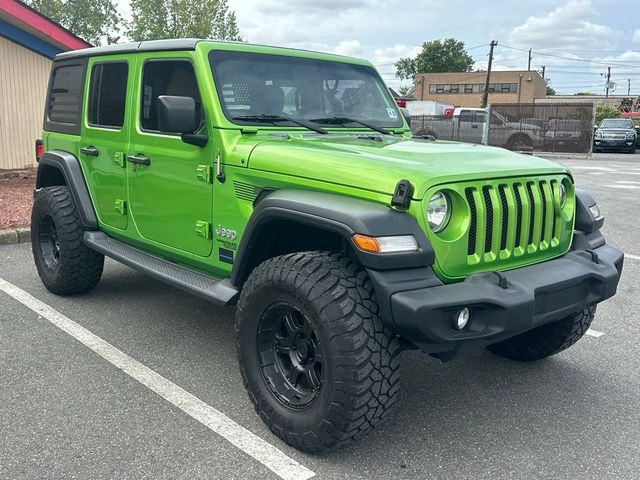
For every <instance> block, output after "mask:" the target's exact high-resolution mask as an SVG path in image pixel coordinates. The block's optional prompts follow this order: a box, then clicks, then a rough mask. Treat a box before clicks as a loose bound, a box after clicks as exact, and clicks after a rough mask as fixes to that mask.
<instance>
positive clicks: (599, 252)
mask: <svg viewBox="0 0 640 480" xmlns="http://www.w3.org/2000/svg"><path fill="white" fill-rule="evenodd" d="M623 260H624V254H623V253H622V252H621V251H619V250H617V249H615V248H613V247H611V246H608V245H602V246H600V247H599V248H595V249H594V250H573V251H571V252H569V253H567V254H566V255H564V256H563V257H561V258H557V259H555V260H550V261H548V262H543V263H540V264H536V265H531V266H528V267H523V268H518V269H514V270H510V271H507V272H503V273H501V274H496V273H495V272H490V273H481V274H476V275H471V276H469V277H468V278H467V279H466V280H465V281H464V282H461V283H456V284H449V285H438V286H430V287H424V288H419V289H416V290H409V291H402V292H397V293H394V294H393V295H391V298H390V303H391V305H390V309H391V313H392V317H393V323H394V327H395V330H396V333H398V334H399V335H400V336H401V337H403V338H405V339H407V340H409V341H410V342H411V343H414V344H415V345H416V346H418V347H419V348H420V349H422V350H423V351H425V352H427V353H431V354H434V355H436V356H437V357H439V358H440V359H442V360H450V359H451V358H453V357H456V356H459V355H463V354H465V353H468V352H471V351H474V350H476V349H478V348H480V347H484V346H486V345H490V344H492V343H496V342H499V341H501V340H504V339H507V338H510V337H513V336H515V335H518V334H520V333H523V332H525V331H527V330H531V329H533V328H535V327H538V326H540V325H543V324H545V323H547V322H551V321H554V320H559V319H561V318H564V317H566V316H568V315H571V314H573V313H576V312H579V311H580V310H582V309H584V308H586V307H587V306H589V305H594V304H597V303H599V302H602V301H603V300H606V299H607V298H610V297H612V296H613V295H614V294H615V292H616V288H617V286H618V281H619V279H620V274H621V272H622V264H623ZM462 307H468V308H469V309H470V310H471V320H470V322H469V324H468V325H467V327H466V328H465V329H464V330H462V331H458V330H456V329H455V328H454V320H455V316H456V315H457V312H458V311H459V310H460V309H461V308H462Z"/></svg>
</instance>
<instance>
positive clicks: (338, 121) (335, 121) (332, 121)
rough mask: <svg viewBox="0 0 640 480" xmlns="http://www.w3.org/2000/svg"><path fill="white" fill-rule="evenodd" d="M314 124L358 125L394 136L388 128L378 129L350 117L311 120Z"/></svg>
mask: <svg viewBox="0 0 640 480" xmlns="http://www.w3.org/2000/svg"><path fill="white" fill-rule="evenodd" d="M311 121H312V122H314V123H325V124H329V125H331V124H337V125H344V124H345V123H357V124H360V125H362V126H363V127H366V128H370V129H371V130H375V131H376V132H379V133H382V134H383V135H392V133H391V132H390V131H389V130H387V129H386V128H382V127H378V126H376V125H373V124H371V123H369V122H364V121H362V120H356V119H355V118H349V117H327V118H314V119H312V120H311Z"/></svg>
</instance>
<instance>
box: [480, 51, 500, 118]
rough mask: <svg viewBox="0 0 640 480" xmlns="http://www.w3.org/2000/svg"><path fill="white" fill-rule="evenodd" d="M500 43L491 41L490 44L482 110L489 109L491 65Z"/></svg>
mask: <svg viewBox="0 0 640 480" xmlns="http://www.w3.org/2000/svg"><path fill="white" fill-rule="evenodd" d="M497 45H498V42H496V41H495V40H491V43H490V44H489V63H488V65H487V78H486V80H485V82H484V92H482V108H487V100H488V98H489V83H490V82H491V64H492V63H493V49H494V48H495V47H496V46H497Z"/></svg>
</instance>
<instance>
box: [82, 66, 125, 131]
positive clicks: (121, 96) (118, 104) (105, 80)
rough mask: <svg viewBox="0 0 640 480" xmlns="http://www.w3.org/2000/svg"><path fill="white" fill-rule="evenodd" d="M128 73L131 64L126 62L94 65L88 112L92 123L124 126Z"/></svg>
mask: <svg viewBox="0 0 640 480" xmlns="http://www.w3.org/2000/svg"><path fill="white" fill-rule="evenodd" d="M128 73H129V66H128V65H127V63H126V62H113V63H98V64H95V65H94V66H93V69H92V71H91V85H90V87H89V88H90V89H89V111H88V113H87V119H88V121H89V124H90V125H93V126H97V127H107V128H121V127H122V125H123V124H124V110H125V104H126V95H127V77H128Z"/></svg>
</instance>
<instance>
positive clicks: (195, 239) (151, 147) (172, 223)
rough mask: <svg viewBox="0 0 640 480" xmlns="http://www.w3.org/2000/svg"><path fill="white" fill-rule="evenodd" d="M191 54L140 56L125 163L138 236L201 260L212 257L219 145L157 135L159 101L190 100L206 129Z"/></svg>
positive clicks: (198, 80)
mask: <svg viewBox="0 0 640 480" xmlns="http://www.w3.org/2000/svg"><path fill="white" fill-rule="evenodd" d="M191 55H192V52H161V53H140V54H138V63H137V65H138V67H137V69H136V70H137V72H136V77H137V78H136V91H137V93H136V99H135V113H134V115H133V119H134V122H135V125H133V127H132V128H131V138H130V143H129V151H128V156H127V158H128V159H129V158H133V159H144V161H145V163H146V162H148V164H146V165H144V164H139V163H137V164H136V163H131V162H128V163H129V165H128V166H127V171H128V185H129V202H130V206H131V215H132V218H133V220H134V222H135V225H136V228H137V230H138V232H139V233H140V235H142V236H143V237H144V238H145V239H147V240H151V241H153V242H157V243H159V244H161V245H163V246H167V247H171V248H173V249H177V250H180V252H181V253H187V254H192V255H198V256H208V255H210V254H211V250H212V246H213V241H212V233H213V232H212V227H211V222H212V216H213V184H212V176H211V175H210V174H209V172H211V171H212V168H213V163H214V155H215V153H214V150H215V142H214V141H213V139H212V138H210V139H209V142H208V143H207V145H206V146H205V147H202V148H199V147H196V146H194V145H188V144H186V143H184V142H183V141H182V140H181V138H180V135H179V134H169V133H162V132H160V131H159V129H158V115H157V114H158V97H159V96H160V95H177V96H187V97H192V98H193V99H194V100H195V102H196V106H197V108H199V109H200V111H201V119H202V123H203V125H204V127H203V128H206V117H205V115H204V109H203V106H202V96H201V94H200V88H199V83H202V84H204V81H205V79H204V78H202V79H199V78H197V77H196V72H195V68H194V59H193V58H192V56H191Z"/></svg>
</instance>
